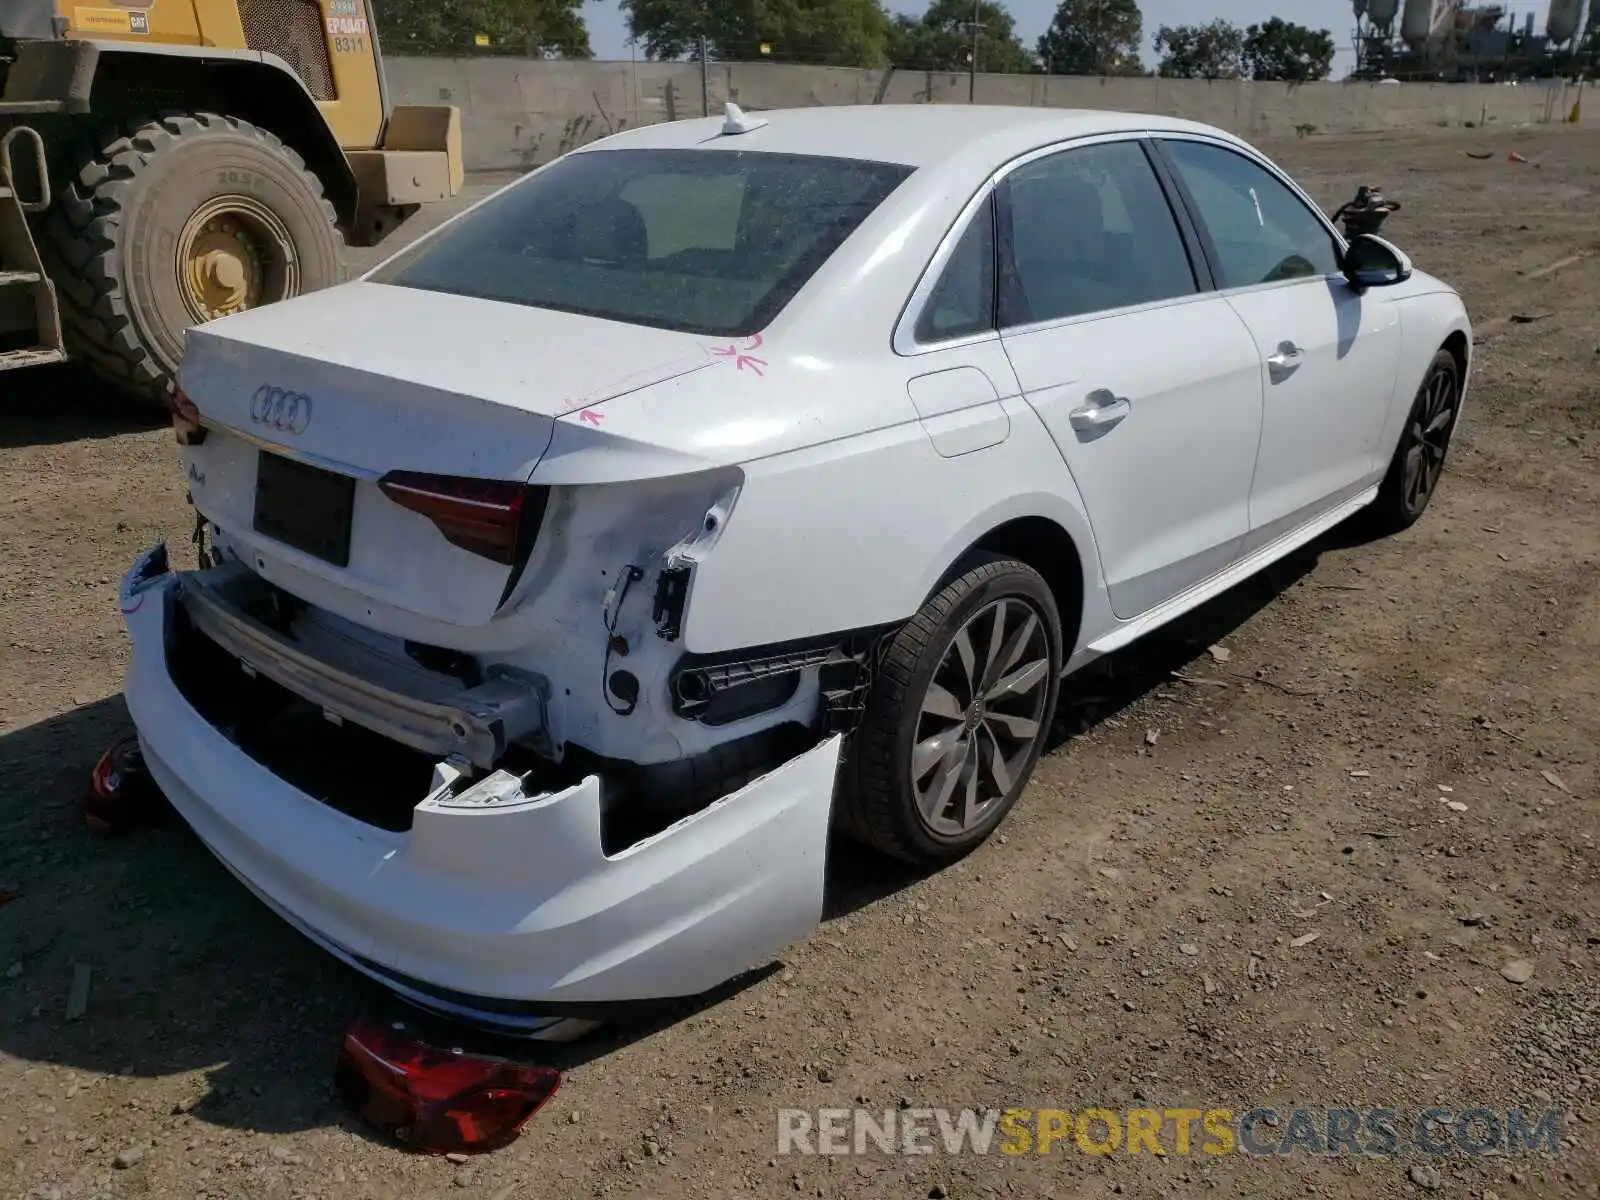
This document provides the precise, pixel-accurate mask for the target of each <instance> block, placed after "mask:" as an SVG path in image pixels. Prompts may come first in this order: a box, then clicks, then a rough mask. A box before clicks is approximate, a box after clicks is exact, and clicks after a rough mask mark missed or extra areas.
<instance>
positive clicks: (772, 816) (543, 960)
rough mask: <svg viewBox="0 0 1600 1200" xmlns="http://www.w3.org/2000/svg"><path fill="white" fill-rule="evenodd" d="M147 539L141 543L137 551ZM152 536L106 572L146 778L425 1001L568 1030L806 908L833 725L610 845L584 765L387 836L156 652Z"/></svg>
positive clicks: (283, 897)
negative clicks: (337, 804) (119, 579)
mask: <svg viewBox="0 0 1600 1200" xmlns="http://www.w3.org/2000/svg"><path fill="white" fill-rule="evenodd" d="M155 555H160V557H159V560H157V559H156V558H154V557H153V556H155ZM164 568H165V559H164V553H163V552H161V551H160V550H159V548H158V550H157V551H152V552H151V553H150V554H147V555H145V556H144V557H142V558H141V559H140V560H139V562H138V563H136V564H135V566H134V567H133V569H132V570H131V571H130V572H129V573H128V575H127V577H126V578H125V579H124V582H123V590H122V610H123V613H124V615H125V619H126V621H127V625H128V631H129V635H130V637H131V639H132V642H133V660H132V663H131V664H130V666H129V668H128V674H127V680H126V687H125V691H126V697H127V704H128V708H129V711H130V713H131V714H132V716H133V720H134V724H135V725H136V727H137V729H138V733H139V739H140V743H141V745H142V747H143V750H144V754H145V758H146V762H147V765H148V767H149V769H150V772H151V774H152V776H153V777H154V778H155V780H156V782H157V783H158V784H159V785H160V787H161V788H162V789H163V791H164V792H165V793H166V795H167V797H168V799H169V800H170V801H171V802H172V804H173V805H174V807H176V808H177V809H178V811H179V812H180V813H181V814H182V815H183V817H184V818H185V820H187V821H188V823H189V824H190V825H191V826H192V827H193V829H194V830H195V832H196V833H197V834H198V835H199V837H200V838H201V839H202V840H203V841H204V842H205V844H206V845H207V846H208V847H209V848H210V849H211V850H212V852H213V853H215V854H216V856H217V857H218V858H219V859H221V861H222V862H223V863H224V865H226V866H227V867H228V869H229V870H230V871H232V872H233V873H234V874H235V875H236V876H238V877H239V879H240V880H241V881H242V882H244V883H245V884H246V885H247V886H248V887H249V888H250V889H251V890H252V891H253V892H255V893H256V895H257V896H259V897H260V898H261V899H262V900H263V901H265V902H266V903H267V904H268V905H269V906H270V907H272V908H273V909H274V910H275V911H277V912H278V913H279V914H280V915H281V916H283V917H284V918H285V919H286V920H287V921H289V922H290V923H291V924H293V925H295V926H296V927H297V928H299V929H300V930H301V931H302V932H304V933H306V934H307V935H308V936H310V937H311V938H312V939H313V940H315V941H317V942H318V943H319V944H321V945H322V946H323V947H324V948H326V949H327V950H329V951H330V952H332V953H333V954H335V955H337V956H338V957H340V958H342V959H343V960H345V961H346V962H348V963H350V964H351V965H352V966H354V967H356V968H357V969H358V970H361V971H363V972H364V973H366V974H368V975H370V976H372V977H373V978H375V979H378V980H379V981H380V982H382V983H384V984H386V985H387V986H389V987H390V988H391V989H393V990H394V991H396V992H397V993H399V994H400V995H402V996H404V997H406V998H407V999H409V1000H411V1001H413V1002H414V1003H417V1004H420V1005H422V1006H424V1007H427V1008H431V1009H434V1010H436V1011H440V1012H444V1013H446V1014H448V1015H452V1016H456V1017H459V1018H465V1019H468V1020H471V1021H474V1022H476V1023H478V1024H482V1025H485V1026H489V1027H493V1028H497V1029H500V1030H503V1031H506V1032H513V1033H521V1034H527V1035H532V1036H540V1037H557V1036H565V1035H568V1034H570V1033H572V1032H575V1031H576V1029H577V1026H575V1025H574V1022H585V1021H592V1020H598V1019H605V1018H606V1017H607V1016H608V1015H610V1014H612V1013H614V1012H615V1011H616V1010H617V1009H618V1008H619V1007H621V1006H626V1005H631V1004H635V1003H638V1002H648V1001H664V1000H670V999H674V998H680V997H688V996H694V995H698V994H700V993H703V992H705V991H707V990H709V989H711V988H713V987H716V986H717V985H718V984H720V983H723V982H725V981H727V980H728V979H731V978H733V977H734V976H736V975H738V974H740V973H741V972H743V971H745V970H748V969H750V968H751V967H754V966H757V965H760V964H761V963H762V962H764V961H766V960H767V959H769V958H770V957H771V955H772V954H773V953H774V952H776V951H777V950H778V949H780V948H781V947H782V946H784V945H785V944H787V943H788V942H790V941H792V940H793V939H795V938H796V937H799V936H800V935H802V934H804V933H805V932H806V931H807V930H808V929H809V928H811V927H812V926H813V925H814V924H815V923H816V922H817V921H818V920H819V919H820V917H821V913H822V899H823V875H824V864H825V857H826V846H827V836H828V826H829V814H830V809H831V807H832V799H833V790H834V781H835V775H836V772H837V768H838V762H839V750H840V739H839V738H838V737H832V738H829V739H827V740H825V741H823V742H822V743H820V744H819V745H817V746H816V747H814V748H813V749H811V750H809V751H806V752H805V753H803V754H801V755H799V756H798V757H796V758H793V759H790V760H789V761H788V762H786V763H784V764H783V765H781V766H779V767H778V768H776V769H775V770H773V771H771V772H769V773H768V774H766V775H765V776H763V777H761V778H760V779H757V780H756V781H754V782H753V783H751V784H749V785H748V786H747V787H745V788H743V789H741V790H739V791H737V792H734V793H732V794H730V795H728V796H726V797H723V798H722V799H720V800H718V801H717V802H716V803H714V804H712V805H711V806H710V807H709V808H706V809H704V810H702V811H700V812H697V813H694V814H693V815H691V816H689V817H686V818H684V819H683V820H681V821H679V822H677V823H676V824H674V825H672V826H670V827H668V828H667V829H665V830H663V831H662V832H660V833H658V834H655V835H654V836H652V837H649V838H647V839H645V840H644V841H641V842H638V843H636V844H634V845H632V846H629V847H627V848H626V849H624V850H622V851H620V852H618V853H615V854H612V855H607V854H606V853H605V852H604V850H603V849H602V843H601V789H602V787H603V784H602V781H601V780H600V779H598V778H596V777H593V776H591V777H589V778H587V779H585V780H583V781H582V782H581V783H579V784H578V785H576V786H574V787H571V788H568V789H566V790H564V791H560V792H554V793H550V794H543V795H533V796H526V795H522V794H521V793H520V791H518V790H516V789H512V791H511V793H510V794H509V795H506V796H504V797H502V798H500V799H497V800H495V801H493V802H491V803H487V804H463V803H461V802H459V801H456V800H454V799H453V798H452V797H451V796H450V795H448V794H443V795H441V794H438V793H436V794H435V795H433V796H430V797H428V798H427V799H426V800H423V801H422V802H421V803H420V804H418V805H417V807H416V810H415V814H414V821H413V825H412V828H411V830H410V831H409V832H406V833H395V832H390V831H386V830H382V829H378V828H375V827H374V826H371V825H368V824H365V823H363V822H361V821H358V820H355V819H354V818H352V817H349V816H346V815H345V814H343V813H341V812H338V811H336V810H334V809H332V808H330V807H328V806H326V805H324V804H322V803H321V802H319V801H318V800H316V799H314V798H313V797H311V796H309V795H307V794H305V793H304V792H302V791H300V790H298V789H296V788H294V787H292V786H291V785H289V784H288V783H286V782H285V781H283V780H282V779H280V778H279V777H277V776H276V775H274V774H273V773H272V772H271V771H270V770H268V769H267V768H266V767H264V766H263V765H261V764H260V763H258V762H256V761H255V760H254V759H252V758H250V757H249V756H248V755H246V754H245V753H244V752H243V751H242V750H240V749H239V748H238V747H237V746H236V745H234V743H232V742H231V741H229V740H228V739H227V738H226V737H224V736H223V734H222V733H221V732H219V731H218V730H217V729H216V728H214V727H213V726H212V725H210V724H209V723H208V722H207V721H206V720H205V719H204V718H203V717H201V716H200V715H199V714H198V713H197V712H196V711H195V710H194V709H193V708H192V707H190V705H189V703H188V702H187V701H186V700H185V698H184V697H183V695H182V694H181V693H180V691H179V690H178V688H177V686H176V685H175V683H174V682H173V679H172V675H171V673H170V671H169V669H168V664H167V653H166V647H167V630H168V628H169V625H170V622H171V618H172V615H173V613H174V612H175V610H176V606H177V605H178V604H180V603H182V599H183V595H182V594H183V591H184V588H185V585H186V584H185V580H184V579H183V578H182V577H180V576H178V575H175V574H172V573H170V572H167V571H165V570H164Z"/></svg>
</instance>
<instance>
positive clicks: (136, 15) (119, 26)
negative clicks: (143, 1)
mask: <svg viewBox="0 0 1600 1200" xmlns="http://www.w3.org/2000/svg"><path fill="white" fill-rule="evenodd" d="M72 26H73V28H74V29H80V30H82V31H83V32H85V33H125V34H126V33H131V34H139V35H141V36H144V37H148V36H149V35H150V13H149V11H148V10H146V9H142V8H141V9H129V8H74V9H73V10H72Z"/></svg>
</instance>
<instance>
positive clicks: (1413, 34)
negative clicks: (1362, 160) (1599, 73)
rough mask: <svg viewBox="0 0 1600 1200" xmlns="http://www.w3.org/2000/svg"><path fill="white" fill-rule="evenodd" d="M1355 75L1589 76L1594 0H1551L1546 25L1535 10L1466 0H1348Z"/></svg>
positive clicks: (1597, 10)
mask: <svg viewBox="0 0 1600 1200" xmlns="http://www.w3.org/2000/svg"><path fill="white" fill-rule="evenodd" d="M1353 7H1354V9H1355V14H1356V34H1355V47H1356V69H1355V71H1354V72H1353V73H1352V76H1351V77H1352V78H1354V79H1399V80H1417V81H1422V80H1433V81H1440V80H1442V81H1446V82H1488V83H1492V82H1497V81H1515V80H1519V79H1549V78H1552V77H1556V76H1564V77H1576V78H1585V77H1587V78H1594V77H1595V74H1596V68H1597V66H1600V63H1597V58H1600V0H1587V8H1588V14H1587V18H1586V17H1585V13H1584V9H1585V0H1550V4H1549V9H1548V12H1547V13H1546V16H1545V24H1544V31H1543V32H1542V33H1540V32H1536V31H1535V29H1534V14H1533V12H1531V11H1528V12H1524V13H1523V14H1522V19H1521V27H1520V28H1518V27H1517V26H1518V20H1517V16H1516V14H1515V13H1514V12H1513V11H1512V10H1511V9H1510V8H1508V7H1507V6H1506V5H1503V4H1469V3H1467V0H1353Z"/></svg>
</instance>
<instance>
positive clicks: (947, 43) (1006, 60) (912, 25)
mask: <svg viewBox="0 0 1600 1200" xmlns="http://www.w3.org/2000/svg"><path fill="white" fill-rule="evenodd" d="M972 18H973V5H972V4H971V2H970V0H932V3H931V4H929V5H928V11H927V12H925V13H923V14H922V16H920V17H908V16H904V15H901V16H898V17H896V18H895V19H894V25H893V26H892V28H891V30H890V36H889V61H890V62H892V63H893V64H894V65H895V66H897V67H903V68H905V69H907V70H914V71H965V70H968V69H969V68H970V66H971V58H972ZM977 18H978V25H979V30H978V70H980V71H994V72H997V73H1001V74H1007V75H1021V74H1025V73H1026V72H1029V71H1032V70H1033V69H1034V59H1033V56H1032V55H1031V54H1029V53H1028V49H1027V47H1026V46H1024V45H1023V44H1022V41H1021V39H1020V38H1018V37H1017V32H1016V25H1015V22H1014V21H1013V20H1012V18H1011V14H1010V13H1009V12H1007V11H1006V9H1005V6H1004V5H1002V4H997V3H994V2H993V0H978V5H977Z"/></svg>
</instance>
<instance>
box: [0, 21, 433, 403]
mask: <svg viewBox="0 0 1600 1200" xmlns="http://www.w3.org/2000/svg"><path fill="white" fill-rule="evenodd" d="M461 183H462V167H461V117H460V114H459V112H458V111H457V110H456V109H455V108H453V107H449V106H440V107H433V106H414V105H403V106H395V107H392V108H391V107H390V106H389V105H388V103H387V99H386V95H385V87H384V79H383V60H382V57H381V55H380V53H379V48H378V39H377V30H376V29H375V28H374V23H373V20H372V13H371V11H370V9H369V6H368V3H367V0H84V2H82V3H74V0H0V371H4V370H5V369H6V368H11V367H22V366H28V365H32V364H36V363H47V362H59V361H62V360H64V359H66V358H68V357H72V358H81V359H83V360H84V361H85V362H86V363H87V364H88V365H89V366H90V367H92V368H93V369H94V370H95V371H96V372H98V373H99V374H100V375H101V376H103V377H104V378H106V379H108V380H111V381H113V382H115V383H117V384H118V385H120V386H122V387H124V388H126V389H127V390H129V391H131V392H133V393H135V394H137V395H141V396H144V397H148V398H150V399H152V400H157V401H162V400H164V399H165V397H166V394H167V391H168V389H169V387H170V385H171V382H172V380H173V377H174V375H175V373H176V370H177V366H178V360H179V358H180V356H181V354H182V351H183V334H184V330H185V329H187V328H188V327H189V326H191V325H196V324H200V323H202V322H205V321H209V320H212V319H214V318H216V317H220V316H223V315H225V314H228V313H233V312H238V311H240V310H242V309H246V308H254V307H256V306H258V305H262V304H270V303H273V302H274V301H277V300H284V299H287V298H289V297H291V296H295V295H298V294H300V293H301V292H308V291H311V290H313V289H316V288H321V287H326V286H328V285H329V284H332V283H335V282H337V281H338V280H339V279H340V277H341V267H340V248H341V244H342V243H350V244H354V245H374V244H376V243H377V242H379V241H381V240H382V239H383V238H384V237H385V236H386V235H388V234H389V233H390V232H392V231H393V230H394V229H395V227H396V226H398V225H399V224H400V223H401V222H402V221H404V220H405V219H406V218H407V217H408V216H410V215H411V214H412V213H413V212H415V211H416V209H417V208H418V207H420V206H421V205H423V204H427V203H432V202H437V201H442V200H445V199H447V198H449V197H450V196H453V195H455V194H456V192H457V191H458V190H459V189H460V187H461ZM4 379H5V376H4V375H0V409H3V402H4V398H5V391H6V385H5V383H4Z"/></svg>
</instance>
